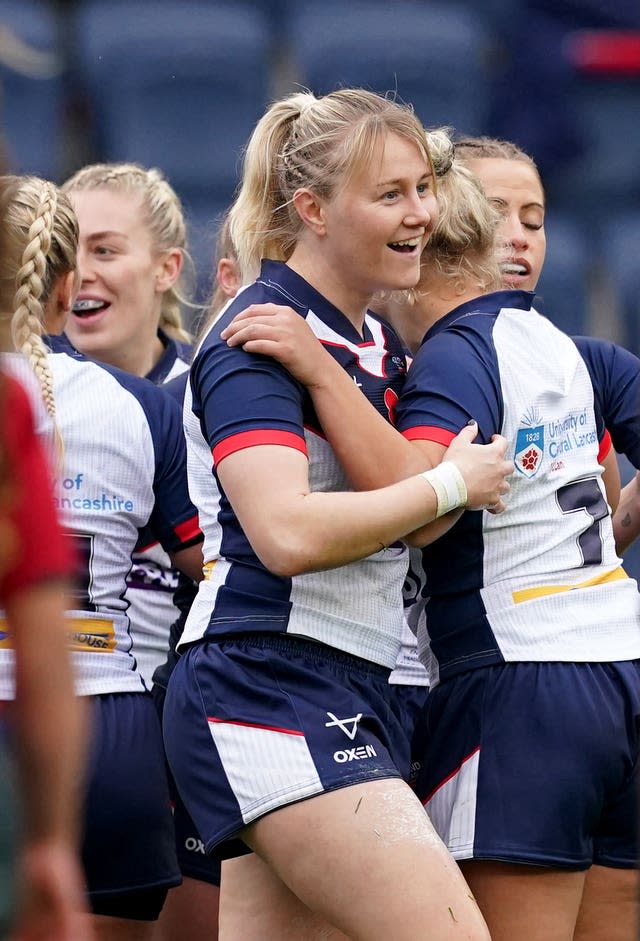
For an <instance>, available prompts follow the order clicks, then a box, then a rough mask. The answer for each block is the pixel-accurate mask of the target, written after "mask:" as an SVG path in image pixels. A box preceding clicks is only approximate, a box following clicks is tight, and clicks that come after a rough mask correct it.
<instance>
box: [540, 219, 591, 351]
mask: <svg viewBox="0 0 640 941" xmlns="http://www.w3.org/2000/svg"><path fill="white" fill-rule="evenodd" d="M545 230H546V234H547V255H546V260H545V263H544V268H543V271H542V276H541V278H540V282H539V284H538V289H537V292H536V308H537V309H538V310H540V312H541V313H543V314H545V316H547V317H548V318H549V319H550V320H552V321H553V323H555V325H556V326H557V327H559V328H560V329H561V330H564V331H565V333H568V334H570V335H581V334H585V333H589V332H590V329H589V328H590V325H589V305H590V299H589V298H590V291H591V274H592V270H593V264H592V261H591V252H592V247H591V244H590V242H589V239H588V238H587V235H586V233H585V231H584V227H583V226H582V224H581V222H580V220H579V219H578V218H574V217H572V216H570V215H565V214H563V213H558V212H548V213H547V216H546V219H545Z"/></svg>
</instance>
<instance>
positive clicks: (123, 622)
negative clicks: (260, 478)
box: [0, 337, 200, 699]
mask: <svg viewBox="0 0 640 941" xmlns="http://www.w3.org/2000/svg"><path fill="white" fill-rule="evenodd" d="M47 343H48V345H49V347H50V350H51V352H50V353H49V363H50V366H51V371H52V373H53V381H54V395H55V400H56V412H57V423H58V426H59V428H60V431H61V433H62V438H63V442H64V464H63V469H62V473H61V475H60V478H59V480H58V482H57V484H58V486H57V497H56V505H57V507H58V510H59V512H60V515H61V520H62V523H63V525H64V527H65V529H66V530H67V532H68V533H69V534H70V536H72V537H73V539H74V543H75V547H76V553H77V557H76V561H77V564H78V577H77V580H76V585H75V590H74V598H73V609H72V610H70V611H69V612H68V617H69V620H70V625H71V626H70V636H71V647H72V650H73V651H74V653H73V660H74V668H75V675H76V691H77V693H78V694H80V695H96V694H100V693H114V692H130V691H133V692H139V691H141V690H144V689H145V685H144V682H143V679H142V677H141V675H140V673H139V671H138V670H137V662H136V649H135V637H134V636H132V634H131V631H130V624H129V617H128V614H127V607H128V603H127V601H126V599H125V590H126V578H127V575H128V573H129V570H130V568H131V556H132V553H133V551H134V548H135V546H136V543H137V541H138V536H139V532H140V530H141V529H142V528H143V527H150V528H151V530H152V531H153V532H154V534H155V536H156V538H157V539H158V540H159V541H160V542H161V544H162V545H163V546H164V548H165V549H166V550H168V551H171V552H172V551H175V550H178V549H180V548H184V547H185V546H187V545H189V544H191V542H192V541H194V540H196V539H198V538H199V535H200V534H199V528H198V524H197V516H196V513H195V509H194V507H193V504H192V503H191V501H190V500H189V496H188V489H187V482H186V470H185V469H186V460H185V458H186V455H185V445H184V436H183V433H182V423H181V415H180V409H179V406H178V404H177V403H176V402H175V400H174V399H172V398H171V397H170V396H169V395H167V394H166V393H165V392H163V391H162V390H161V389H158V388H156V387H155V386H154V385H152V383H150V382H148V381H147V380H146V379H140V378H138V377H136V376H131V375H129V374H128V373H124V372H122V371H121V370H116V369H113V368H111V367H108V366H104V365H102V364H100V363H95V362H93V361H91V360H88V359H87V358H86V357H84V356H82V355H81V354H80V353H78V352H77V351H76V350H75V349H74V348H73V347H72V346H71V344H70V343H69V342H68V341H67V340H66V337H50V338H48V339H47ZM6 643H7V646H6V647H4V648H3V649H0V698H2V699H7V698H11V697H12V695H13V681H12V673H13V669H12V658H13V652H12V651H11V649H9V648H10V640H8V641H7V642H6Z"/></svg>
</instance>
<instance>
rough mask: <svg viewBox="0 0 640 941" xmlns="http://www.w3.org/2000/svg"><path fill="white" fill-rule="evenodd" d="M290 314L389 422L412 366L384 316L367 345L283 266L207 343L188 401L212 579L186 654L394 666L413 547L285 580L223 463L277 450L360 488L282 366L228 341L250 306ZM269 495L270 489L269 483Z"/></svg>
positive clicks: (317, 484)
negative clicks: (304, 650)
mask: <svg viewBox="0 0 640 941" xmlns="http://www.w3.org/2000/svg"><path fill="white" fill-rule="evenodd" d="M265 302H271V303H276V304H285V305H290V306H291V307H293V308H294V309H295V310H297V311H298V312H299V313H300V314H301V316H303V317H305V318H306V321H307V323H308V324H309V325H310V327H311V329H312V330H313V332H314V333H315V334H316V336H317V337H318V338H319V339H320V340H321V341H322V343H323V344H324V346H325V348H326V349H327V350H328V351H329V352H330V353H331V354H332V355H333V357H334V358H335V359H336V360H337V361H338V362H339V363H340V365H341V366H342V367H343V368H344V369H346V371H347V373H348V374H349V375H350V376H352V378H353V381H354V382H355V383H356V384H357V385H358V386H359V388H361V389H362V392H363V393H364V395H366V396H367V398H368V399H369V400H370V401H371V403H372V404H373V405H374V406H375V407H376V409H377V410H378V411H379V412H380V413H381V414H382V415H384V416H385V417H386V418H387V420H390V417H391V415H392V412H393V408H394V406H395V403H396V401H397V398H398V394H399V392H400V390H401V388H402V384H403V381H404V377H405V374H406V359H405V356H404V352H403V350H402V346H401V344H400V341H399V340H398V338H397V336H396V335H395V333H394V332H393V331H392V330H391V329H390V328H389V327H388V326H386V325H385V324H384V323H383V322H382V321H381V320H380V319H379V318H378V317H376V316H375V315H374V314H370V313H368V314H367V316H366V318H365V325H364V339H363V337H362V336H360V335H359V334H358V332H357V331H356V329H355V327H354V326H353V325H352V324H351V323H350V321H349V320H348V319H347V318H346V317H345V316H344V315H343V314H342V313H341V312H340V311H339V310H337V309H336V308H335V307H334V306H333V305H332V304H330V303H329V302H328V301H327V300H326V299H325V298H324V297H322V295H321V294H319V293H318V292H317V291H316V290H314V289H313V288H312V287H311V286H310V285H309V284H308V283H307V282H306V281H305V280H304V279H303V278H301V277H300V276H299V275H298V274H296V273H295V272H294V271H292V270H291V269H290V268H288V267H287V266H286V265H284V264H282V263H280V262H273V261H266V262H263V265H262V271H261V275H260V277H259V278H258V280H257V281H256V282H255V283H254V284H252V285H250V286H248V287H246V288H243V289H242V290H241V292H240V293H239V294H238V295H237V296H236V297H235V298H234V300H233V301H232V302H231V303H230V304H229V305H228V306H227V307H226V308H225V311H224V313H223V315H222V317H221V318H220V319H219V320H218V321H217V322H216V323H215V324H214V325H213V326H212V327H211V329H210V331H209V333H208V334H207V335H206V337H205V339H204V341H203V342H202V344H201V346H200V348H199V349H198V351H197V353H196V356H195V358H194V361H193V365H192V367H191V378H190V387H188V388H187V393H186V398H185V413H184V416H185V432H186V437H187V454H188V470H189V489H190V493H191V497H192V499H193V502H194V503H195V505H196V506H197V507H198V511H199V514H200V525H201V527H202V530H203V532H204V538H205V541H204V558H205V571H206V572H207V577H206V578H205V580H204V581H203V582H201V583H200V586H199V590H198V596H197V598H196V600H195V602H194V604H193V605H192V608H191V612H190V614H189V617H188V619H187V624H186V627H185V631H184V633H183V636H182V638H181V642H180V645H181V646H183V645H184V644H186V643H189V642H191V641H194V640H198V639H200V638H203V637H208V638H212V637H222V636H229V635H233V634H238V633H243V634H246V633H256V632H277V633H283V632H284V633H288V634H299V635H302V636H305V637H310V638H313V639H315V640H318V641H321V642H322V643H325V644H328V645H330V646H333V647H337V648H339V649H341V650H345V651H348V652H349V653H352V654H355V655H357V656H360V657H363V658H364V659H368V660H371V661H374V662H377V663H381V664H384V665H385V666H388V667H393V665H394V663H395V660H396V655H397V652H398V647H399V638H400V631H401V627H402V603H401V591H402V583H403V579H404V576H405V573H406V569H407V554H406V550H405V548H404V547H403V546H400V545H398V546H394V547H391V548H389V549H385V550H383V551H381V552H378V553H375V554H374V555H371V556H369V557H368V558H366V559H363V560H362V561H358V562H352V563H350V564H349V565H345V566H342V567H341V568H338V569H332V570H329V571H324V572H314V573H307V574H304V575H299V576H295V577H294V578H282V577H280V576H278V575H274V574H272V573H271V572H269V571H268V570H267V569H266V568H265V567H264V566H263V565H262V563H261V562H260V561H259V559H258V558H257V556H256V554H255V553H254V551H253V549H252V547H251V545H250V544H249V542H248V540H247V538H246V536H245V534H244V532H243V530H242V529H241V527H240V524H239V523H238V520H237V518H236V516H235V514H234V512H233V508H232V507H231V505H230V503H229V501H228V499H227V497H226V494H225V493H224V490H223V489H222V487H221V485H220V481H219V480H218V476H217V473H216V464H217V462H219V461H220V460H222V459H223V458H224V457H225V456H226V455H228V454H231V453H233V452H235V451H237V450H239V449H241V448H244V447H251V446H254V445H260V444H277V445H283V446H287V447H292V448H296V449H297V450H299V451H301V452H303V453H305V454H306V455H307V457H308V460H309V486H310V488H311V490H313V491H317V490H321V491H340V490H349V489H351V487H350V484H349V481H348V480H347V478H346V476H345V473H344V471H343V470H342V468H341V466H340V465H339V464H338V461H337V459H336V456H335V454H334V452H333V450H332V448H331V447H330V445H329V444H328V442H327V440H326V439H325V437H324V436H323V434H322V430H321V428H320V424H319V421H318V418H317V416H316V414H315V412H314V410H313V406H312V403H311V399H310V397H309V395H308V393H307V391H306V389H304V387H303V386H301V385H300V384H299V383H298V382H296V381H295V380H294V379H293V378H292V376H291V375H290V374H289V373H288V372H287V371H286V370H285V369H284V368H283V367H282V366H281V365H280V364H279V363H277V362H276V361H275V360H272V359H270V358H268V357H265V356H257V355H253V354H251V353H247V352H245V351H244V350H242V349H241V348H238V347H229V346H227V344H226V343H225V342H224V341H223V340H221V339H220V331H221V330H222V329H223V327H224V326H225V325H226V324H227V323H229V321H230V320H232V319H233V317H234V316H235V315H236V314H237V313H239V312H240V311H242V310H244V309H245V308H246V307H248V306H249V305H250V304H257V303H265ZM264 486H265V487H268V486H270V482H269V481H268V480H266V479H265V481H264Z"/></svg>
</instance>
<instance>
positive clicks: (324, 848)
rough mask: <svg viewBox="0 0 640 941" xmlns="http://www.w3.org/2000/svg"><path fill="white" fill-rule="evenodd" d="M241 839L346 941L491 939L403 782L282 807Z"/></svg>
mask: <svg viewBox="0 0 640 941" xmlns="http://www.w3.org/2000/svg"><path fill="white" fill-rule="evenodd" d="M244 838H245V840H246V841H247V843H248V844H249V845H251V846H252V848H253V849H254V850H255V852H256V853H257V854H258V855H259V856H260V857H261V858H262V859H263V860H264V861H265V862H266V863H267V864H268V866H269V867H271V869H272V870H273V871H274V873H276V875H277V876H278V877H279V878H280V879H281V880H282V882H283V883H284V884H285V885H286V886H288V888H289V889H290V890H291V892H292V893H293V895H294V896H295V897H296V898H297V899H299V900H300V901H301V902H302V903H303V904H304V905H305V906H306V907H307V908H308V909H309V910H310V911H311V912H313V913H314V914H315V915H321V916H322V917H324V918H325V919H326V921H327V922H328V924H329V925H332V926H334V927H335V928H337V929H339V930H340V931H342V932H343V933H344V934H345V935H346V936H347V937H348V938H351V939H353V941H388V939H389V938H393V939H394V941H420V939H425V941H426V939H431V938H439V939H454V938H455V939H462V938H465V939H474V941H480V939H481V941H488V938H489V935H488V932H487V929H486V926H485V924H484V921H483V919H482V917H481V915H480V913H479V911H478V908H477V905H476V904H475V901H474V900H473V898H472V896H471V893H470V892H469V887H468V886H467V884H466V883H465V881H464V879H463V877H462V875H461V873H460V870H459V868H458V866H457V865H456V864H455V863H454V861H453V860H452V858H451V856H450V855H449V853H448V852H447V851H446V849H445V847H444V845H443V844H442V842H441V840H440V839H439V838H438V837H437V835H436V833H435V832H434V830H433V827H432V826H431V823H430V821H429V819H428V818H427V816H426V815H425V814H424V811H423V809H422V807H421V805H420V802H419V801H418V800H417V798H416V797H415V794H414V793H413V791H412V790H411V788H410V787H409V786H408V785H407V784H406V783H405V782H404V781H402V780H399V779H397V778H396V779H389V780H383V781H365V782H363V783H360V784H354V785H352V786H350V787H345V788H342V789H340V790H336V791H331V792H328V793H324V794H321V795H318V796H317V797H313V798H311V799H309V800H306V801H301V802H299V803H297V804H292V805H289V806H286V807H283V808H280V809H279V810H277V811H274V812H273V813H271V814H268V815H267V816H265V817H263V818H261V819H260V820H259V821H257V823H255V824H252V825H251V826H250V827H248V828H247V830H246V831H245V835H244ZM224 878H225V877H224V873H223V880H222V893H223V896H224V885H225V881H224ZM247 891H248V892H250V887H249V886H247ZM267 904H268V903H267ZM285 914H287V915H288V912H286V913H285ZM272 917H273V911H272ZM285 923H286V920H284V919H283V925H284V924H285ZM276 937H277V935H276V934H274V935H273V939H274V941H275V938H276ZM300 937H306V935H305V934H304V932H303V931H301V933H300ZM269 941H271V938H269Z"/></svg>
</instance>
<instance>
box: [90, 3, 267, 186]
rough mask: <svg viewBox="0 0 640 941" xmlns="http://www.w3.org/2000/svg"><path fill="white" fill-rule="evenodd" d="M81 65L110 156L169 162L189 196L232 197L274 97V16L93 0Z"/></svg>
mask: <svg viewBox="0 0 640 941" xmlns="http://www.w3.org/2000/svg"><path fill="white" fill-rule="evenodd" d="M74 35H75V48H76V50H77V57H76V69H77V74H78V78H79V80H80V81H82V82H84V83H85V84H86V86H87V89H88V91H89V97H90V101H91V103H92V107H93V118H94V122H93V123H94V130H95V133H96V141H95V149H96V152H97V153H98V154H100V156H101V158H102V159H106V160H135V161H137V162H139V163H142V164H144V165H145V166H152V165H153V166H159V167H160V168H161V169H162V170H163V171H164V172H165V173H166V175H167V177H168V178H169V179H170V181H171V183H172V184H173V186H174V187H175V188H176V190H177V191H178V192H179V193H180V195H181V196H182V197H183V198H185V199H197V198H198V197H202V198H204V199H206V202H207V203H210V202H212V201H214V202H218V203H221V204H226V203H228V202H229V201H230V199H231V196H232V194H233V191H234V188H235V185H236V182H237V176H238V166H239V156H240V152H241V149H242V147H243V145H244V144H245V142H246V140H247V138H248V136H249V134H250V132H251V130H252V128H253V126H254V124H255V122H256V120H257V119H258V118H259V117H260V115H261V114H262V112H263V110H264V107H265V104H266V101H267V98H268V95H269V90H270V89H269V78H270V74H269V42H270V35H269V30H268V27H267V24H266V20H265V19H264V17H263V16H262V15H261V14H260V12H259V11H258V10H257V9H256V8H255V7H254V6H253V5H251V4H242V3H231V2H207V0H200V2H198V0H176V2H169V0H131V2H129V3H127V4H118V5H117V7H116V8H115V9H114V8H112V7H111V5H110V4H105V3H103V2H101V0H84V2H80V3H79V5H78V9H77V13H76V16H75V18H74Z"/></svg>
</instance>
